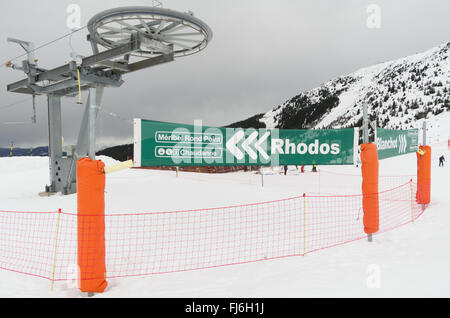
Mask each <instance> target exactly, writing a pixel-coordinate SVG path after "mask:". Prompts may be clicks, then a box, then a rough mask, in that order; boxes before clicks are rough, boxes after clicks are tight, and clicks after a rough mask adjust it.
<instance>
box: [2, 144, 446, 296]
mask: <svg viewBox="0 0 450 318" xmlns="http://www.w3.org/2000/svg"><path fill="white" fill-rule="evenodd" d="M432 147H433V161H432V185H431V189H432V190H431V191H432V193H431V196H432V202H431V204H430V206H429V207H428V209H427V210H426V211H425V213H424V214H423V215H422V216H421V217H420V218H419V219H418V220H416V222H415V223H414V224H408V225H405V226H402V227H400V228H397V229H394V230H392V231H389V232H387V233H383V234H379V235H375V236H374V242H372V243H368V242H367V241H366V240H360V241H356V242H353V243H348V244H345V245H341V246H337V247H333V248H329V249H325V250H322V251H319V252H315V253H311V254H307V255H306V256H304V257H291V258H286V259H278V260H269V261H263V262H258V263H252V264H244V265H233V266H225V267H221V268H214V269H207V270H195V271H188V272H181V273H172V274H162V275H154V276H147V277H136V278H117V279H110V280H109V287H108V289H107V290H106V292H105V293H104V294H99V295H96V297H450V274H448V269H449V268H450V255H449V253H448V252H447V251H448V243H449V242H450V231H449V228H450V196H449V195H448V180H450V173H449V168H448V166H449V165H450V163H449V162H448V160H449V159H448V150H447V149H448V146H447V143H439V144H435V145H432ZM442 154H444V155H445V156H446V160H447V163H446V166H445V167H443V168H442V167H438V157H439V156H441V155H442ZM99 159H101V160H103V161H104V162H105V163H106V164H111V163H114V160H112V159H110V158H107V157H100V158H99ZM298 169H300V167H298ZM319 169H321V173H319V174H315V173H311V172H310V170H311V167H310V166H307V167H306V172H305V173H304V174H300V173H299V171H298V170H297V169H296V167H295V166H290V167H289V171H288V174H287V175H286V176H284V175H282V174H280V173H279V172H281V170H280V169H277V168H274V169H271V168H266V169H264V175H263V176H261V175H259V174H255V173H253V172H237V173H229V174H217V175H212V174H200V173H187V172H181V173H180V174H179V177H178V178H177V177H176V175H175V172H173V171H155V170H140V169H131V170H127V171H122V172H118V173H116V174H111V175H108V176H107V186H106V195H105V199H106V213H109V214H111V213H121V214H122V213H138V212H155V211H174V210H185V209H199V208H211V207H220V206H229V205H236V204H245V203H254V202H263V201H269V200H274V199H283V198H288V197H292V196H298V195H301V194H302V193H304V192H306V193H323V194H325V193H327V194H328V193H335V194H358V193H360V191H361V190H360V178H359V177H358V176H357V175H358V174H360V168H356V167H354V166H323V167H319ZM322 172H323V173H322ZM415 173H416V159H415V154H408V155H404V156H400V157H396V158H391V159H386V160H383V161H381V162H380V175H402V176H403V177H402V178H404V179H405V182H407V181H408V180H409V178H410V176H411V175H412V176H411V177H413V176H414V174H415ZM0 176H1V180H2V182H1V183H0V210H13V211H57V210H58V209H59V208H61V209H62V210H63V211H65V212H75V211H76V195H69V196H62V195H59V194H58V195H55V196H51V197H39V196H38V193H39V192H41V191H42V190H43V188H44V186H45V183H46V182H48V158H42V157H13V158H0ZM263 180H264V186H262V181H263ZM396 180H397V179H396ZM398 180H399V182H400V181H402V179H401V178H399V179H398ZM0 282H1V283H0V297H85V296H86V295H84V294H82V293H81V292H79V291H78V289H77V288H76V286H73V283H65V282H57V283H56V284H55V288H54V290H53V291H51V290H50V282H49V281H48V280H45V279H41V278H36V277H31V276H26V275H22V274H17V273H13V272H9V271H3V270H0Z"/></svg>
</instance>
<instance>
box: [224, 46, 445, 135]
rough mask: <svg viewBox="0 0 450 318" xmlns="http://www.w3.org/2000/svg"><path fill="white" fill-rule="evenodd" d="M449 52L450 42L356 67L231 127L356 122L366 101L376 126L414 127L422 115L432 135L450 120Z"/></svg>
mask: <svg viewBox="0 0 450 318" xmlns="http://www.w3.org/2000/svg"><path fill="white" fill-rule="evenodd" d="M449 51H450V42H449V43H446V44H443V45H440V46H437V47H435V48H433V49H431V50H428V51H426V52H424V53H419V54H415V55H411V56H408V57H405V58H401V59H398V60H395V61H390V62H385V63H381V64H377V65H374V66H370V67H367V68H363V69H360V70H358V71H356V72H354V73H351V74H349V75H345V76H340V77H338V78H335V79H332V80H330V81H329V82H326V83H324V84H323V85H321V86H320V87H317V88H314V89H312V90H310V91H307V92H303V93H300V94H299V95H297V96H295V97H293V98H291V99H289V100H288V101H286V102H284V103H283V104H281V105H279V106H277V107H275V108H274V109H273V110H271V111H269V112H267V113H265V114H259V115H256V116H253V117H251V118H249V119H247V120H244V121H241V122H238V123H235V124H232V125H230V126H233V127H235V126H241V127H245V126H247V127H255V128H261V127H267V128H282V129H295V128H296V129H307V128H344V127H354V126H360V125H361V122H362V107H361V106H362V104H363V103H367V104H368V107H369V116H370V119H371V120H372V121H376V122H377V125H378V127H382V128H392V129H404V128H412V127H414V128H417V127H420V126H421V122H422V120H423V119H426V120H427V124H428V127H430V128H431V129H432V130H434V131H435V134H445V127H438V126H441V125H443V124H442V122H443V119H444V118H445V120H444V122H446V123H447V124H450V122H449V121H448V120H449V119H450V117H449V116H448V115H449V111H450V57H449V55H450V53H449ZM438 128H441V129H438ZM437 131H439V132H437ZM447 133H450V131H448V130H447ZM446 137H447V136H445V138H446Z"/></svg>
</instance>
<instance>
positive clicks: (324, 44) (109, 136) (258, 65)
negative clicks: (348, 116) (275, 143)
mask: <svg viewBox="0 0 450 318" xmlns="http://www.w3.org/2000/svg"><path fill="white" fill-rule="evenodd" d="M162 2H163V6H164V7H165V8H170V9H173V10H177V11H183V12H185V11H187V10H191V11H193V12H194V13H195V16H196V17H198V18H200V19H202V20H203V21H204V22H206V23H207V24H208V25H209V26H210V27H211V29H212V30H213V33H214V37H213V41H212V42H211V43H210V45H209V46H208V47H207V48H206V49H205V50H204V51H202V52H201V53H199V54H195V55H192V56H188V57H183V58H179V59H177V60H176V61H175V62H172V63H168V64H163V65H160V66H157V67H154V68H149V69H145V70H143V71H140V72H138V73H133V74H130V75H125V76H124V80H125V84H124V85H123V86H122V87H121V88H107V89H106V90H105V96H104V100H103V108H104V110H105V112H104V113H102V115H101V116H100V122H99V128H98V135H99V138H100V140H99V144H100V145H103V144H108V145H111V144H119V143H122V142H130V141H131V138H132V134H133V129H132V125H131V124H130V122H129V121H127V120H123V119H118V118H114V117H113V116H111V115H108V114H107V113H106V112H110V113H114V114H117V115H119V116H121V117H122V118H125V119H132V118H145V119H154V120H161V121H171V122H183V123H193V121H194V120H196V119H201V120H203V123H204V124H205V125H210V126H221V125H225V124H229V123H232V122H235V121H239V120H242V119H245V118H247V117H249V116H252V115H254V114H257V113H262V112H266V111H268V110H269V109H271V108H273V107H275V106H277V105H279V104H281V103H282V102H284V101H285V100H287V99H289V98H291V97H293V96H295V95H297V94H298V93H300V92H302V91H305V90H309V89H311V88H314V87H317V86H318V85H320V84H321V83H324V82H326V81H328V80H330V79H331V78H334V77H337V76H340V75H344V74H347V73H351V72H353V71H355V70H357V69H358V68H361V67H364V66H370V65H373V64H376V63H380V62H384V61H388V60H392V59H396V58H400V57H403V56H406V55H411V54H414V53H417V52H422V51H425V50H427V49H430V48H432V47H434V46H437V45H439V44H442V43H445V42H448V41H449V40H450V36H449V35H450V32H449V31H450V20H449V13H450V1H448V0H395V1H393V0H372V1H366V0H328V1H325V0H277V1H275V0H270V1H269V0H267V1H266V0H163V1H162ZM72 3H75V4H78V5H79V6H80V7H81V20H82V21H81V23H82V25H85V24H87V22H88V21H89V19H90V18H91V17H92V16H93V15H95V14H96V13H98V12H100V11H102V10H105V9H108V8H113V7H119V6H127V5H152V1H151V0H147V1H119V0H115V1H112V0H101V1H99V0H96V1H92V0H37V1H36V0H33V1H32V0H15V1H1V2H0V14H1V19H0V26H1V28H0V62H1V63H3V62H5V61H7V60H9V59H11V58H13V57H15V56H17V55H19V54H22V53H23V51H22V49H21V48H20V47H18V46H17V45H13V44H8V43H7V42H6V38H7V37H16V38H20V39H23V40H28V41H34V42H35V43H36V46H38V45H41V44H43V43H46V42H48V41H51V40H53V39H55V38H57V37H59V36H61V35H64V34H66V33H68V32H69V29H68V28H67V26H66V20H67V17H68V13H67V12H66V10H67V7H68V5H70V4H72ZM370 4H377V5H378V6H379V8H381V25H380V28H368V26H367V19H368V17H369V15H370V14H371V13H368V12H367V8H368V6H369V5H370ZM86 34H87V31H86V30H83V31H81V32H79V33H77V34H75V35H74V36H73V37H72V46H73V48H74V49H75V50H76V51H77V52H78V53H79V54H82V55H85V56H88V55H90V54H91V53H92V52H91V51H90V46H89V45H88V43H87V41H86ZM70 51H71V49H70V46H69V40H68V38H65V39H63V40H61V41H58V42H56V43H55V44H53V45H51V46H49V47H46V48H43V49H41V50H38V51H37V52H36V57H37V58H38V59H39V66H41V67H44V68H51V67H56V66H59V65H61V64H63V63H65V61H67V60H68V57H69V54H70ZM16 62H20V59H19V60H18V61H16ZM22 78H25V77H24V75H23V73H21V72H19V71H14V70H11V69H7V68H5V67H1V68H0V147H5V146H9V145H10V143H11V142H12V141H13V142H14V143H15V144H16V145H19V146H37V145H46V144H47V143H48V131H47V102H46V98H45V97H37V119H38V123H37V124H36V125H32V124H16V125H5V124H4V122H23V121H30V117H31V115H32V105H31V98H30V101H29V102H26V103H22V104H19V105H16V106H14V107H8V108H5V106H7V105H9V104H11V103H14V102H16V101H21V100H24V99H26V98H28V95H22V94H15V93H7V92H6V85H7V84H8V83H11V82H14V81H15V80H20V79H22ZM85 97H86V96H85ZM81 114H82V109H81V108H80V106H79V105H77V104H76V99H75V98H73V99H68V98H67V99H63V134H64V139H65V143H66V144H70V143H75V138H76V136H77V134H78V127H79V124H80V121H81Z"/></svg>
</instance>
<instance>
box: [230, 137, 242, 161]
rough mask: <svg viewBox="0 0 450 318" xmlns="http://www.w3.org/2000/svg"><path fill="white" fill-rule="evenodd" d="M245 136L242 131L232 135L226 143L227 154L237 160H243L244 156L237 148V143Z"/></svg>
mask: <svg viewBox="0 0 450 318" xmlns="http://www.w3.org/2000/svg"><path fill="white" fill-rule="evenodd" d="M244 136H245V134H244V131H243V130H239V131H238V132H237V133H235V134H234V136H233V137H231V138H230V140H228V141H227V149H228V151H229V152H231V153H232V154H233V155H234V156H235V157H236V158H237V159H238V160H242V158H244V154H243V153H242V151H241V150H240V149H239V148H238V147H237V143H238V142H239V141H240V140H241V139H242V138H243V137H244Z"/></svg>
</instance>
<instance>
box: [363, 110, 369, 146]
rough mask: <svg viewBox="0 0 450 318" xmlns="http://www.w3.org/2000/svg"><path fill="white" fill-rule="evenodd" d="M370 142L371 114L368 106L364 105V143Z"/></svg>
mask: <svg viewBox="0 0 450 318" xmlns="http://www.w3.org/2000/svg"><path fill="white" fill-rule="evenodd" d="M368 142H369V114H368V110H367V104H366V103H364V104H363V143H368Z"/></svg>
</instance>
